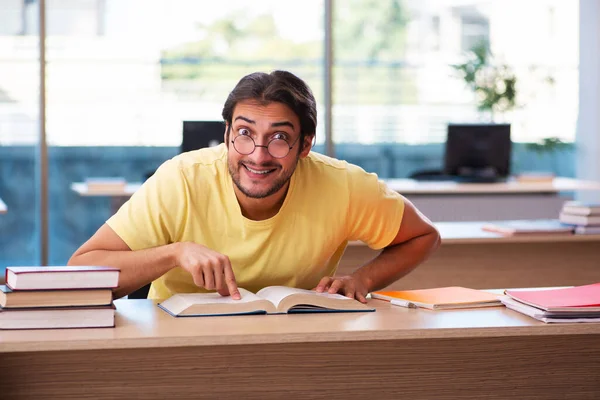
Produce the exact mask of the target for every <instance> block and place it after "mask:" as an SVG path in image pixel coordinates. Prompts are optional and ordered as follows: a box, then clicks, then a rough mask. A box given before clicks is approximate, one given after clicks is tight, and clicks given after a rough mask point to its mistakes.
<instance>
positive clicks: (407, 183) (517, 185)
mask: <svg viewBox="0 0 600 400" xmlns="http://www.w3.org/2000/svg"><path fill="white" fill-rule="evenodd" d="M384 181H385V182H386V184H387V185H388V186H389V187H390V188H391V189H392V190H395V191H397V192H400V193H402V194H406V195H411V194H430V195H431V194H436V195H437V194H444V195H449V194H450V195H451V194H514V193H558V192H573V191H578V190H600V182H593V181H583V180H578V179H572V178H560V177H557V178H554V179H553V180H552V181H549V182H526V183H525V182H518V181H516V180H508V181H507V182H498V183H457V182H431V181H430V182H428V181H416V180H413V179H386V180H384Z"/></svg>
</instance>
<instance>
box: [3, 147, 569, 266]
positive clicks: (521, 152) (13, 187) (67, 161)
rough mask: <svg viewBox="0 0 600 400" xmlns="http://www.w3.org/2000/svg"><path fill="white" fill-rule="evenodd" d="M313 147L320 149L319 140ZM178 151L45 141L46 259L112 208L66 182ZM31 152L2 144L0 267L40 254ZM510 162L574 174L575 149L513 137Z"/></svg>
mask: <svg viewBox="0 0 600 400" xmlns="http://www.w3.org/2000/svg"><path fill="white" fill-rule="evenodd" d="M315 150H316V151H322V147H319V146H317V148H316V149H315ZM178 151H179V150H178V148H176V147H50V148H49V163H50V166H49V171H48V173H49V197H50V198H49V227H50V230H49V240H50V243H49V245H50V264H53V265H61V264H64V263H66V262H67V260H68V259H69V257H70V256H71V254H72V253H73V252H74V251H75V250H76V249H77V247H79V246H80V245H81V244H82V243H83V242H84V241H86V240H87V239H88V238H89V237H90V236H91V235H92V234H93V233H94V232H95V231H96V229H98V228H99V227H100V226H101V225H102V224H103V223H104V221H105V220H106V219H107V218H108V217H109V216H110V201H109V199H108V198H102V197H81V196H79V195H78V194H77V193H75V192H73V191H71V189H70V185H71V183H72V182H80V181H83V180H84V179H85V178H86V177H90V176H123V177H125V178H126V179H127V180H130V181H141V180H143V179H144V177H145V175H146V174H147V173H149V172H151V171H154V170H155V169H156V168H157V167H158V166H159V165H160V164H161V163H162V162H163V161H165V160H167V159H169V158H171V157H173V156H174V155H176V154H177V153H178ZM442 154H443V145H442V144H431V145H415V146H410V145H403V144H397V143H384V144H377V145H358V144H339V145H336V156H337V158H342V159H345V160H347V161H348V162H351V163H354V164H358V165H360V166H362V167H363V168H364V169H366V170H367V171H371V172H376V173H377V174H378V175H379V176H380V177H381V178H404V177H407V176H408V175H410V174H411V173H412V172H415V171H417V170H420V169H435V168H440V167H441V164H442ZM37 159H38V157H37V153H36V150H35V148H33V147H17V146H4V147H0V198H2V199H3V200H4V202H5V203H6V204H7V206H8V208H9V212H8V213H7V214H4V215H0V269H2V268H4V267H6V266H8V265H35V264H38V263H39V262H40V261H39V260H40V251H39V233H38V232H39V211H38V210H37V200H38V193H37V184H36V182H37V179H36V176H37V175H36V174H37V172H38V166H37V164H36V160H37ZM512 169H513V172H514V173H520V172H522V171H532V170H544V171H553V172H554V173H556V174H557V175H561V176H567V177H573V176H574V175H575V156H574V150H573V149H572V148H569V149H566V150H562V151H560V152H557V153H554V154H551V155H544V156H538V155H537V154H535V153H532V152H531V151H529V150H528V149H527V148H526V147H525V146H524V145H519V144H516V145H515V146H514V148H513V166H512Z"/></svg>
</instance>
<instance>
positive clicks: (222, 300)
mask: <svg viewBox="0 0 600 400" xmlns="http://www.w3.org/2000/svg"><path fill="white" fill-rule="evenodd" d="M239 290H240V295H241V296H242V298H241V299H240V300H234V299H233V298H232V297H231V296H221V295H220V294H219V293H180V294H179V295H178V296H180V297H181V298H183V299H184V300H185V302H186V303H188V305H192V304H215V303H217V304H239V303H250V302H251V301H256V300H262V299H261V298H260V297H258V296H257V295H255V294H254V293H252V292H250V291H248V290H246V289H242V288H239Z"/></svg>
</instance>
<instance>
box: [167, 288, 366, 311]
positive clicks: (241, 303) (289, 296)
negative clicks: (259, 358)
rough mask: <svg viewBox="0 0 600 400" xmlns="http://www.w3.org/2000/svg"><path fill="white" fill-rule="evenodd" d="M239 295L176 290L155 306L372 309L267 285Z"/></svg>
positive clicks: (329, 296)
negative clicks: (178, 292)
mask: <svg viewBox="0 0 600 400" xmlns="http://www.w3.org/2000/svg"><path fill="white" fill-rule="evenodd" d="M240 294H241V295H242V298H241V300H234V299H232V298H231V297H230V296H225V297H224V296H221V295H220V294H218V293H180V294H176V295H173V296H171V297H169V298H168V299H167V300H165V301H163V302H161V303H159V304H158V306H159V307H160V308H162V309H163V310H165V311H166V312H168V313H169V314H171V315H173V316H175V317H199V316H208V315H239V314H285V313H306V312H352V311H375V309H374V308H372V307H369V306H367V305H366V304H363V303H361V302H359V301H357V300H354V299H350V298H348V297H345V296H342V295H340V294H329V293H317V292H315V291H313V290H306V289H296V288H290V287H285V286H268V287H266V288H264V289H261V290H259V291H258V292H257V293H256V294H254V293H252V292H249V291H248V290H245V289H242V288H240Z"/></svg>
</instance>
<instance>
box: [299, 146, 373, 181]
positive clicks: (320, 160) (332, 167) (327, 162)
mask: <svg viewBox="0 0 600 400" xmlns="http://www.w3.org/2000/svg"><path fill="white" fill-rule="evenodd" d="M304 163H305V165H306V167H307V169H318V170H321V171H322V172H325V173H326V174H328V175H332V176H336V177H341V176H347V175H353V174H356V173H361V172H362V173H365V171H364V170H363V169H362V168H360V167H359V166H357V165H354V164H351V163H349V162H347V161H345V160H339V159H337V158H333V157H329V156H326V155H324V154H321V153H316V152H314V151H311V152H310V153H309V154H308V157H306V158H305V159H304Z"/></svg>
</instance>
